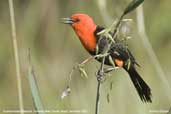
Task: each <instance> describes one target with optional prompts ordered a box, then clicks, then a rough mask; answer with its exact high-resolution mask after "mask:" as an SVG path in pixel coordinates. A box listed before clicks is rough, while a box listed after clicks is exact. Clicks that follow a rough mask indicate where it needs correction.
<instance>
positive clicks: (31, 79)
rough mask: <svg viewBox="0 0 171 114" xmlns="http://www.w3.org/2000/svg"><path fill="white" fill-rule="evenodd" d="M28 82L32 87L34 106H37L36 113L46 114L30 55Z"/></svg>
mask: <svg viewBox="0 0 171 114" xmlns="http://www.w3.org/2000/svg"><path fill="white" fill-rule="evenodd" d="M28 81H29V86H30V90H31V94H32V98H33V102H34V106H35V112H36V113H37V114H45V113H44V109H43V104H42V102H41V97H40V94H39V89H38V86H37V82H36V78H35V73H34V69H33V67H32V65H31V62H30V54H29V68H28Z"/></svg>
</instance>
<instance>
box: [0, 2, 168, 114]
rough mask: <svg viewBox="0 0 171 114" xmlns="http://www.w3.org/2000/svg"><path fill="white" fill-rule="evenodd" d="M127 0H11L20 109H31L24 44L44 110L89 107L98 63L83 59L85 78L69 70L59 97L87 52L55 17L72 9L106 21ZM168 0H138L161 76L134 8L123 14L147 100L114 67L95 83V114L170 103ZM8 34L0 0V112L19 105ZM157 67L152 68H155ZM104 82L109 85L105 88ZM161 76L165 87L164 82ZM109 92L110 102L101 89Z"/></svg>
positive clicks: (144, 111)
mask: <svg viewBox="0 0 171 114" xmlns="http://www.w3.org/2000/svg"><path fill="white" fill-rule="evenodd" d="M130 1H131V0H14V9H15V19H16V28H17V41H18V45H19V58H20V64H21V76H22V90H23V99H24V109H26V110H30V109H34V105H33V101H32V96H31V93H30V88H29V83H28V80H27V74H28V69H27V67H28V60H27V52H28V48H30V50H31V56H32V63H33V66H34V70H35V74H36V80H37V83H38V87H39V91H40V96H41V99H42V103H43V105H44V108H45V109H46V110H62V109H68V110H70V109H76V110H87V111H88V113H89V114H90V113H91V114H93V113H94V111H95V97H96V86H97V81H96V78H95V72H96V71H97V69H98V67H99V65H100V64H99V63H98V62H96V61H92V62H90V63H88V65H86V67H85V68H86V70H87V72H88V76H89V78H88V79H84V78H81V77H80V74H79V72H75V73H74V76H73V79H72V84H71V89H72V93H71V95H70V96H69V97H67V98H66V99H64V100H61V99H60V96H61V93H62V91H63V89H64V88H65V87H66V85H67V84H68V76H69V73H70V71H71V69H72V67H73V65H74V64H75V63H78V62H81V61H82V60H84V59H85V58H87V57H88V56H89V54H88V53H87V52H86V51H85V49H84V48H83V47H82V46H81V44H80V42H79V40H78V38H77V37H76V35H75V33H74V32H73V30H72V29H71V28H70V27H69V26H67V25H64V24H61V20H60V18H62V17H68V16H70V15H72V14H73V13H78V12H82V13H87V14H89V15H90V16H92V17H93V19H94V20H95V22H96V23H97V24H98V25H102V26H105V27H107V26H109V25H110V24H111V23H112V22H113V20H115V19H116V18H118V17H119V16H120V14H121V13H122V11H123V10H124V8H125V7H126V6H127V4H129V2H130ZM170 4H171V1H170V0H148V1H147V0H146V1H144V3H143V8H144V18H145V27H146V33H147V36H148V40H149V42H150V44H151V46H152V48H153V50H154V52H155V54H156V56H157V58H158V61H159V63H160V66H158V67H161V68H162V70H163V72H164V76H163V75H162V78H161V75H160V73H159V72H158V69H156V66H155V65H156V64H154V62H152V61H153V60H152V59H150V58H153V57H150V55H149V54H148V53H147V52H148V47H146V45H144V44H143V38H140V36H139V34H138V30H137V13H136V11H133V12H132V13H130V14H128V15H127V16H126V17H125V18H131V19H133V22H131V28H132V32H131V35H132V37H133V38H132V39H130V40H128V42H127V43H128V45H129V48H130V50H131V51H132V52H133V54H134V55H135V58H136V59H137V61H138V62H139V64H140V65H141V67H140V68H137V69H138V71H139V73H140V74H141V75H142V77H143V79H144V80H145V81H146V82H147V83H148V84H149V85H150V87H151V89H152V94H153V103H151V104H145V103H142V102H141V101H140V99H139V97H138V94H137V93H136V91H135V89H134V87H133V85H132V83H131V81H130V79H129V77H128V74H127V73H126V72H125V71H124V70H122V69H120V70H117V71H114V72H112V73H111V77H110V78H109V79H108V80H106V81H105V82H104V83H103V85H102V88H101V104H100V113H101V114H104V113H106V114H113V113H117V114H125V113H127V114H137V113H138V114H150V112H149V111H150V110H168V109H169V108H170V106H171V98H169V96H170V94H169V93H171V92H170V91H171V88H170V87H171V83H170V82H171V77H170V74H171V69H170V66H171V60H170V59H171V38H170V36H171V23H170V20H171V13H170V11H171V7H170ZM12 45H13V44H12V38H11V25H10V15H9V6H8V1H7V0H1V1H0V110H1V111H0V114H1V113H3V110H6V109H10V110H15V109H19V108H18V107H19V105H18V93H17V91H18V90H17V80H16V75H15V62H14V55H13V46H12ZM158 67H157V68H158ZM163 79H164V80H165V81H163ZM110 82H113V89H112V91H109V86H110ZM166 82H167V83H168V84H169V86H170V87H168V86H166V85H167V84H166ZM108 92H110V102H109V103H108V102H107V97H106V96H107V93H108Z"/></svg>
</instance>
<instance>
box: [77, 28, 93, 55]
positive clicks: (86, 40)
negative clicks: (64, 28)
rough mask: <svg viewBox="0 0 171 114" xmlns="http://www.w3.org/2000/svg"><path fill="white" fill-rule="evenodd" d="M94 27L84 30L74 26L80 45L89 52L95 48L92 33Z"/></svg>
mask: <svg viewBox="0 0 171 114" xmlns="http://www.w3.org/2000/svg"><path fill="white" fill-rule="evenodd" d="M95 29H96V28H95ZM95 29H92V30H91V31H90V30H88V29H85V30H84V31H82V30H80V29H79V30H76V28H75V29H74V31H75V32H76V34H77V35H78V37H79V39H80V41H81V43H82V45H83V46H84V48H85V49H86V50H87V51H88V52H90V53H92V52H95V50H96V37H95V35H94V31H95Z"/></svg>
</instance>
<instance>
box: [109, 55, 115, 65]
mask: <svg viewBox="0 0 171 114" xmlns="http://www.w3.org/2000/svg"><path fill="white" fill-rule="evenodd" d="M109 62H110V64H112V66H113V67H115V63H114V62H113V59H112V57H111V56H109Z"/></svg>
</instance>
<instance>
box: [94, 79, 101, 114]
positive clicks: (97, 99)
mask: <svg viewBox="0 0 171 114" xmlns="http://www.w3.org/2000/svg"><path fill="white" fill-rule="evenodd" d="M100 86H101V82H100V81H98V85H97V96H96V110H95V114H99V104H100V101H99V98H100Z"/></svg>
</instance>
